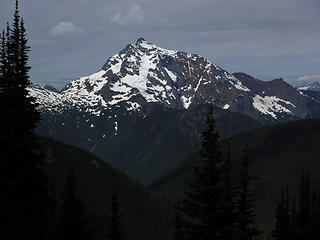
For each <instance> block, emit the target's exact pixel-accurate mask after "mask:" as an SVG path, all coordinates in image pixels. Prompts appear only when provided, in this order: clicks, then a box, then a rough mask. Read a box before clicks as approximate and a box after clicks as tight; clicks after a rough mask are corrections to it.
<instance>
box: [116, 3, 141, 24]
mask: <svg viewBox="0 0 320 240" xmlns="http://www.w3.org/2000/svg"><path fill="white" fill-rule="evenodd" d="M143 15H144V12H143V10H142V8H141V7H140V6H139V5H133V6H131V7H130V8H129V9H128V11H127V12H126V13H124V14H123V13H120V12H117V13H116V14H115V15H113V16H112V17H111V19H110V20H111V21H112V22H115V23H117V24H120V25H123V24H128V23H131V24H132V23H140V22H142V21H143Z"/></svg>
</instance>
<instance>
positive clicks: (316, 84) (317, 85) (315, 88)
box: [298, 81, 320, 92]
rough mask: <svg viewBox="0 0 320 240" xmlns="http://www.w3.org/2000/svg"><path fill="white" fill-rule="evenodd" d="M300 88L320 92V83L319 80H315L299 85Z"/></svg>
mask: <svg viewBox="0 0 320 240" xmlns="http://www.w3.org/2000/svg"><path fill="white" fill-rule="evenodd" d="M298 89H299V90H303V91H305V90H309V91H317V92H320V83H319V82H318V81H315V82H312V83H309V84H305V85H301V86H299V87H298Z"/></svg>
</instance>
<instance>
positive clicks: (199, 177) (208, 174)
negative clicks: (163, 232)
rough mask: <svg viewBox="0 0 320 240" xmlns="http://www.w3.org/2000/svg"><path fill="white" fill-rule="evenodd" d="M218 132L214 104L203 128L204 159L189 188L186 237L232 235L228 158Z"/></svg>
mask: <svg viewBox="0 0 320 240" xmlns="http://www.w3.org/2000/svg"><path fill="white" fill-rule="evenodd" d="M218 137H219V135H218V133H217V132H216V130H215V120H214V118H213V108H212V106H211V108H210V111H209V114H208V118H207V129H206V130H205V131H204V132H202V139H203V141H202V148H201V157H202V158H201V161H200V163H199V164H198V165H197V166H196V167H194V177H193V181H192V183H191V191H189V192H186V196H187V198H186V199H185V200H184V201H183V208H182V210H183V211H182V214H183V218H184V236H185V237H186V239H202V240H207V239H210V240H211V239H216V240H220V239H228V237H229V236H230V233H229V232H227V231H229V230H230V229H232V228H233V224H231V223H230V218H229V217H230V216H229V211H227V212H226V209H227V207H230V205H231V204H230V203H229V202H227V201H226V195H227V194H226V191H228V190H229V188H228V187H227V186H226V181H225V176H226V175H225V174H226V172H227V171H228V170H227V169H226V164H225V159H224V158H223V157H222V154H221V152H220V151H219V150H218V149H217V141H218Z"/></svg>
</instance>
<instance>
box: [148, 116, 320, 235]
mask: <svg viewBox="0 0 320 240" xmlns="http://www.w3.org/2000/svg"><path fill="white" fill-rule="evenodd" d="M228 141H230V143H231V158H232V163H233V172H234V175H237V174H238V173H239V163H240V159H241V157H242V152H243V148H244V143H245V141H247V143H248V152H249V161H250V163H249V171H250V174H251V176H254V177H255V178H256V181H255V184H254V193H255V196H256V198H257V201H256V203H257V210H258V218H257V220H258V223H259V224H260V226H262V228H267V229H268V228H270V226H271V225H272V224H273V223H272V217H273V215H274V209H275V207H276V203H277V202H278V200H279V197H280V191H281V189H282V188H285V187H286V186H288V187H289V191H290V192H292V193H293V192H296V190H297V185H298V179H299V176H300V174H301V172H302V170H304V169H307V168H308V169H309V172H310V175H311V176H313V177H314V178H318V180H319V177H318V173H319V171H320V159H319V156H320V148H319V146H318V143H319V142H320V120H302V121H294V122H289V123H284V124H278V125H273V126H269V127H265V128H262V129H259V130H255V131H253V132H250V133H247V134H242V135H238V136H235V137H232V138H231V139H228V140H225V141H223V142H221V143H220V148H221V149H222V150H223V151H224V152H225V150H226V149H227V142H228ZM198 159H199V153H196V154H194V155H193V156H192V157H190V158H188V159H186V160H185V161H184V163H183V164H180V165H178V166H176V168H175V169H174V170H172V171H170V172H168V173H167V174H166V175H164V176H163V177H162V178H160V179H159V180H158V181H156V182H154V183H153V184H151V186H150V187H151V188H152V189H153V190H156V191H158V192H160V193H163V194H167V195H168V196H173V195H175V196H177V195H178V196H182V195H183V192H184V191H185V190H186V189H188V182H190V179H191V175H192V166H193V165H194V164H195V163H196V162H197V161H198ZM316 180H317V179H313V180H312V181H316Z"/></svg>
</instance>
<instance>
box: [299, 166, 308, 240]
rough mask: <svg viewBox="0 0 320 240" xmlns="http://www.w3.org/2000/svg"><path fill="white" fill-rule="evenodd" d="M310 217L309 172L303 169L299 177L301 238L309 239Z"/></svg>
mask: <svg viewBox="0 0 320 240" xmlns="http://www.w3.org/2000/svg"><path fill="white" fill-rule="evenodd" d="M310 217H311V186H310V178H309V172H308V171H304V172H303V173H302V176H301V178H300V192H299V212H298V224H299V230H300V231H299V232H300V237H301V239H309V237H308V235H309V226H310V220H311V219H310Z"/></svg>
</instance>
